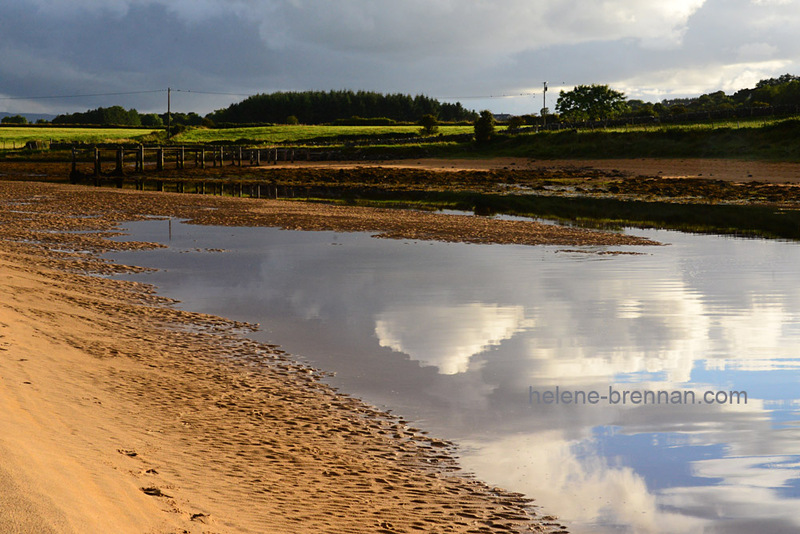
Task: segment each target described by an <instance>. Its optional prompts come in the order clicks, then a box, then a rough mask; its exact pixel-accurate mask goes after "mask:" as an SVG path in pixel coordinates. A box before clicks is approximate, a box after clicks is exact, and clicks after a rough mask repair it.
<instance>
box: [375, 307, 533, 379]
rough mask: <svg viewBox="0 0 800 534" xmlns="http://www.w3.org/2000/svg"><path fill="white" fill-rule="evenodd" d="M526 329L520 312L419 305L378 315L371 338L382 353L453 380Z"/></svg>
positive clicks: (502, 309)
mask: <svg viewBox="0 0 800 534" xmlns="http://www.w3.org/2000/svg"><path fill="white" fill-rule="evenodd" d="M526 326H528V323H527V322H526V321H525V308H524V307H523V306H497V305H489V304H478V303H472V304H467V305H463V306H436V305H434V304H420V305H411V306H403V307H397V308H394V309H390V310H387V311H384V312H382V313H380V314H378V316H377V317H376V319H375V335H377V336H378V340H379V342H380V345H381V346H382V347H389V348H391V349H393V350H396V351H398V352H403V353H406V354H408V355H409V356H411V358H412V359H414V360H417V361H419V362H422V363H423V364H424V365H433V366H435V367H437V368H438V369H439V372H440V373H441V374H445V375H452V374H457V373H465V372H467V371H468V370H469V368H470V360H471V358H472V357H473V356H475V355H476V354H480V353H481V352H483V351H485V350H486V349H488V348H489V347H491V346H494V345H498V344H499V343H500V342H502V341H503V340H506V339H510V338H511V337H512V336H514V334H516V333H517V332H519V331H520V330H522V329H523V328H525V327H526Z"/></svg>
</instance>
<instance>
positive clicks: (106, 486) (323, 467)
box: [0, 181, 650, 533]
mask: <svg viewBox="0 0 800 534" xmlns="http://www.w3.org/2000/svg"><path fill="white" fill-rule="evenodd" d="M0 207H1V208H2V209H0V294H2V295H3V298H2V300H0V403H2V406H3V410H2V411H0V483H1V484H2V485H3V488H4V489H3V492H2V494H0V531H2V532H12V533H14V532H58V533H64V532H66V533H69V532H76V533H93V532H122V533H125V532H131V533H134V532H135V533H142V532H148V533H162V532H163V533H168V532H169V533H172V532H190V533H200V532H215V533H238V532H259V533H262V532H276V533H278V532H280V533H285V532H326V533H338V532H342V533H344V532H386V533H393V532H465V533H466V532H497V533H499V532H531V531H533V532H559V531H562V526H561V525H560V524H559V523H558V521H557V520H555V519H554V518H553V517H551V516H548V515H546V514H547V512H546V511H544V510H540V509H538V508H536V507H535V506H532V504H531V503H530V502H529V501H528V500H527V499H526V498H524V497H523V496H521V495H518V494H513V493H509V492H506V491H504V490H502V489H499V488H490V487H488V486H487V485H485V484H484V483H482V482H480V481H478V480H475V479H473V478H471V477H470V476H469V475H468V474H463V473H461V471H460V469H459V467H458V463H457V459H456V458H455V457H454V452H455V450H454V449H453V447H452V444H450V443H447V442H444V441H442V440H439V439H437V438H435V437H430V436H428V435H426V434H425V433H424V432H423V431H422V430H419V429H415V428H412V427H410V426H409V425H408V423H407V422H405V421H403V420H402V419H400V418H397V417H394V416H390V415H388V414H386V413H383V412H381V411H379V410H377V409H375V408H373V407H370V406H368V405H366V404H364V403H363V402H361V401H359V400H358V399H355V398H352V397H350V396H347V395H344V394H341V393H338V392H336V391H334V390H332V389H331V388H330V387H329V386H327V385H325V384H324V383H323V382H322V381H321V380H320V378H321V375H320V373H319V372H317V371H315V370H313V369H310V368H308V367H306V366H304V365H301V364H298V363H296V362H295V361H294V360H292V358H291V356H290V355H287V354H285V353H283V351H281V350H280V348H279V347H276V346H271V345H264V344H259V343H256V342H253V341H250V340H248V339H246V338H245V337H244V335H243V334H244V333H246V332H247V331H249V330H250V329H252V328H256V325H247V324H241V323H234V322H231V321H229V320H226V319H224V318H220V317H212V316H207V315H201V314H194V313H187V312H183V311H179V310H177V309H175V308H174V307H172V306H171V302H169V301H168V300H166V299H163V298H160V297H157V296H156V295H155V294H154V292H153V288H151V287H149V286H147V285H144V284H138V283H131V282H124V281H118V280H112V279H109V278H107V277H101V276H97V275H98V274H111V273H124V272H130V271H132V270H136V268H135V267H128V266H121V265H116V264H114V263H110V262H108V261H104V260H101V259H100V258H99V256H98V254H99V253H101V252H103V251H108V250H114V249H133V248H147V247H151V246H155V245H153V244H147V243H130V242H128V243H125V242H115V241H110V240H109V239H108V238H109V237H112V236H114V235H116V233H117V231H116V228H117V224H118V223H119V222H120V221H123V220H133V219H137V218H141V217H142V216H144V215H156V216H172V217H181V218H186V219H191V220H194V221H195V222H197V223H204V224H237V225H252V226H260V225H269V226H281V227H285V228H292V229H301V228H302V229H330V230H340V231H357V230H360V231H370V232H373V233H376V234H381V235H382V236H384V237H403V238H412V239H442V240H451V241H456V240H457V241H471V242H478V243H488V242H505V243H527V244H537V243H557V244H562V245H579V244H586V243H590V244H600V245H613V244H628V245H637V244H639V245H647V244H650V243H648V242H646V241H643V240H637V239H635V238H631V237H628V236H624V235H619V234H611V233H601V232H592V231H587V230H578V229H560V228H556V227H552V226H546V225H538V224H536V223H533V222H524V223H523V222H513V223H512V222H509V221H494V220H491V219H484V218H476V217H465V216H450V215H438V214H431V213H418V212H402V211H397V210H374V209H369V208H350V207H347V208H345V207H335V206H327V205H309V204H304V203H294V202H280V201H264V200H249V199H232V198H222V197H210V196H199V195H176V194H164V193H161V194H160V193H148V192H135V191H127V190H115V189H94V188H86V187H73V186H66V185H57V184H40V183H23V182H1V181H0ZM76 231H82V232H76ZM87 231H90V233H86V232H87ZM534 497H535V496H534Z"/></svg>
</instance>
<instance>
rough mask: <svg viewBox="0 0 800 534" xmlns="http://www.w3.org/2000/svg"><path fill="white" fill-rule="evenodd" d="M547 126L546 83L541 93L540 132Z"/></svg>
mask: <svg viewBox="0 0 800 534" xmlns="http://www.w3.org/2000/svg"><path fill="white" fill-rule="evenodd" d="M546 125H547V82H544V91H542V130H544V127H545V126H546Z"/></svg>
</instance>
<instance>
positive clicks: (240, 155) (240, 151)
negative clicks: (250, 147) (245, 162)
mask: <svg viewBox="0 0 800 534" xmlns="http://www.w3.org/2000/svg"><path fill="white" fill-rule="evenodd" d="M241 166H242V147H239V167H241ZM239 192H240V193H241V190H240V191H239ZM239 196H242V195H239Z"/></svg>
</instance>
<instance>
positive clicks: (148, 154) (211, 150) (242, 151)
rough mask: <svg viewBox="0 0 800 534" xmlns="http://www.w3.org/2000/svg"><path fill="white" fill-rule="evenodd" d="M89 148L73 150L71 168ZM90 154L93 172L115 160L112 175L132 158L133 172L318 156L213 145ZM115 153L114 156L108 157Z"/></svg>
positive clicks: (98, 149) (290, 150)
mask: <svg viewBox="0 0 800 534" xmlns="http://www.w3.org/2000/svg"><path fill="white" fill-rule="evenodd" d="M86 152H87V151H86V150H80V149H77V148H73V149H72V171H73V173H75V172H76V171H77V167H78V162H79V161H86V159H87V156H86ZM88 152H89V157H91V158H92V160H93V162H94V174H95V175H96V176H99V175H100V174H102V173H103V163H104V162H106V163H108V162H109V161H111V162H113V163H114V168H113V171H112V173H113V174H124V173H125V170H126V165H128V163H127V162H129V161H131V160H133V171H134V172H136V173H143V172H145V164H146V163H151V164H152V165H151V166H152V167H154V168H155V170H157V171H162V170H164V169H166V168H167V166H169V165H174V167H173V168H175V169H185V168H186V165H187V163H188V164H189V165H193V166H194V167H195V168H201V169H204V168H206V167H207V166H211V167H217V166H219V167H223V166H225V165H233V166H239V167H241V166H243V165H244V164H245V162H247V164H248V165H255V166H258V165H263V164H265V163H277V162H278V161H286V162H292V163H293V162H294V161H295V158H298V159H299V158H302V159H306V160H311V159H312V157H314V158H315V159H317V158H318V157H319V155H318V154H316V153H314V154H312V152H311V150H309V149H294V148H246V147H242V146H229V147H222V146H212V147H206V146H201V147H186V146H180V147H163V146H158V147H146V146H144V145H139V146H138V147H135V148H125V147H122V146H120V147H117V148H112V149H109V148H101V147H94V148H93V149H89V150H88ZM109 152H113V156H109Z"/></svg>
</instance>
